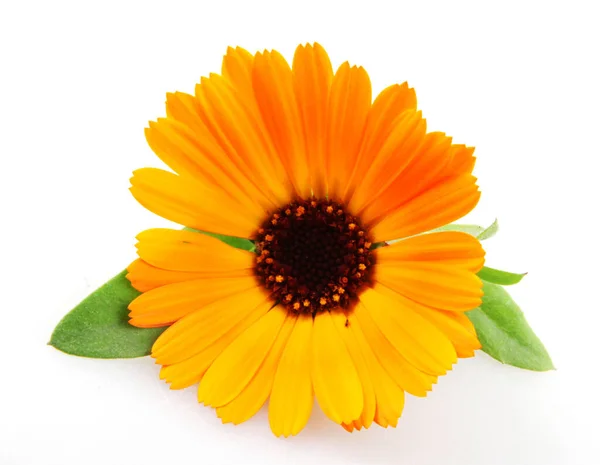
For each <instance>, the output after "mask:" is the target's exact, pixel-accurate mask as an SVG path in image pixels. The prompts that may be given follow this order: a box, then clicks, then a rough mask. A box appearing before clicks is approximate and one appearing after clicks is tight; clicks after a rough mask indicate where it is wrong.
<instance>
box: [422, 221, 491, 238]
mask: <svg viewBox="0 0 600 465" xmlns="http://www.w3.org/2000/svg"><path fill="white" fill-rule="evenodd" d="M440 231H460V232H465V233H467V234H470V235H471V236H475V237H478V236H479V235H480V234H481V233H482V232H483V231H485V228H484V227H483V226H477V225H476V224H447V225H446V226H442V227H441V228H436V229H434V230H433V231H431V232H440Z"/></svg>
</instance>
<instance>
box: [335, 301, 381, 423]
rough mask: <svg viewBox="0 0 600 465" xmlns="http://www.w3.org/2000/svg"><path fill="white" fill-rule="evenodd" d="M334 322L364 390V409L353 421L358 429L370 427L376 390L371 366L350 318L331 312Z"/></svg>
mask: <svg viewBox="0 0 600 465" xmlns="http://www.w3.org/2000/svg"><path fill="white" fill-rule="evenodd" d="M331 317H332V319H333V324H334V326H335V327H336V329H337V330H338V333H339V335H340V336H341V338H342V340H343V341H344V343H345V345H346V349H348V353H349V354H350V357H351V358H352V362H353V364H354V366H355V367H356V372H357V373H358V376H359V378H360V382H361V385H362V391H363V410H362V413H361V414H360V417H359V418H358V419H357V420H355V421H354V422H353V426H354V427H355V428H356V429H361V428H363V427H364V428H368V427H369V426H371V423H373V418H374V416H375V406H376V400H375V390H374V388H373V380H372V378H371V375H370V373H369V368H368V366H367V362H366V360H365V357H364V355H363V354H362V353H361V351H360V347H359V346H358V343H357V341H356V337H355V336H354V334H353V333H352V330H351V329H350V320H349V319H347V318H346V315H344V314H343V313H342V312H333V313H331Z"/></svg>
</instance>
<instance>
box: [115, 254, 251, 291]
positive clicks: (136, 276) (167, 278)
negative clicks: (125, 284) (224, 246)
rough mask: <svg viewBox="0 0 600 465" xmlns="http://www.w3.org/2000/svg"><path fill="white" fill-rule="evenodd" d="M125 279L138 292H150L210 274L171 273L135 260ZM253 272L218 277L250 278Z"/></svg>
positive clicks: (232, 271) (237, 272)
mask: <svg viewBox="0 0 600 465" xmlns="http://www.w3.org/2000/svg"><path fill="white" fill-rule="evenodd" d="M127 271H128V273H127V279H128V280H129V281H130V282H131V285H132V286H133V287H134V288H136V289H137V290H138V291H140V292H146V291H150V290H152V289H156V288H157V287H161V286H166V285H167V284H174V283H180V282H184V281H192V280H194V279H199V278H206V277H207V276H210V272H208V273H207V272H202V271H196V272H189V271H172V270H163V269H161V268H157V267H155V266H152V265H150V264H149V263H146V262H145V261H144V260H141V259H139V258H138V259H137V260H134V261H133V262H131V264H130V265H129V266H128V267H127ZM253 274H254V272H253V271H252V269H251V268H246V269H243V270H231V271H230V272H228V273H221V272H220V273H219V276H220V277H237V276H239V277H241V276H251V275H253Z"/></svg>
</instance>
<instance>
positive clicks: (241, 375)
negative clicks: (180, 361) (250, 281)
mask: <svg viewBox="0 0 600 465" xmlns="http://www.w3.org/2000/svg"><path fill="white" fill-rule="evenodd" d="M286 314H287V312H286V310H285V309H283V308H280V307H275V308H273V309H272V310H271V311H269V312H268V313H267V314H265V315H263V316H262V317H261V318H260V319H259V320H258V321H256V323H254V324H253V325H252V326H250V327H249V328H248V329H247V330H246V331H244V332H243V333H242V334H241V335H240V336H239V337H237V338H236V340H235V341H233V342H232V343H231V344H230V345H229V346H228V347H227V348H226V349H225V350H224V351H223V353H221V355H219V356H218V357H217V359H216V360H215V361H214V363H213V364H212V365H211V366H210V368H209V369H208V371H207V372H206V374H205V375H204V378H203V379H202V383H200V387H199V388H198V401H199V402H204V405H210V406H212V407H221V406H223V405H226V404H228V403H229V402H231V401H232V400H233V399H235V398H236V397H237V395H238V394H239V393H240V392H242V391H243V390H244V388H245V387H246V386H247V385H248V383H249V382H250V380H252V378H253V377H254V375H255V374H256V372H257V371H258V369H259V368H260V366H261V365H262V363H263V361H264V360H265V358H266V357H267V355H268V353H269V351H270V350H271V347H272V346H273V344H274V343H275V339H277V335H278V334H279V331H280V329H281V327H282V326H283V322H284V321H285V317H286Z"/></svg>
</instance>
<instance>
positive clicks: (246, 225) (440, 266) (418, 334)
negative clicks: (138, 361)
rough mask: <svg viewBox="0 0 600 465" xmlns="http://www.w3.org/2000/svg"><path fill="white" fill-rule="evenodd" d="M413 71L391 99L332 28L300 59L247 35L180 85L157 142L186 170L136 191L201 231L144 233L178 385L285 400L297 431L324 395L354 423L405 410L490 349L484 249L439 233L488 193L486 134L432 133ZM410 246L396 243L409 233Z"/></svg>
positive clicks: (157, 310) (140, 321)
mask: <svg viewBox="0 0 600 465" xmlns="http://www.w3.org/2000/svg"><path fill="white" fill-rule="evenodd" d="M416 106H417V103H416V97H415V93H414V91H413V89H411V88H409V87H408V85H407V84H406V83H405V84H402V85H393V86H390V87H388V88H386V89H384V90H383V91H382V92H381V93H380V94H379V95H378V96H377V97H376V98H375V99H374V100H373V99H372V94H371V84H370V81H369V77H368V75H367V73H366V71H365V70H364V69H363V68H361V67H356V66H350V65H349V64H348V63H344V64H343V65H341V66H340V67H339V69H338V70H337V71H336V72H335V73H334V72H333V70H332V67H331V64H330V61H329V58H328V56H327V54H326V52H325V50H324V49H323V48H322V47H321V46H320V45H318V44H315V45H306V46H299V47H298V48H297V50H296V53H295V56H294V60H293V63H292V66H290V65H289V64H288V63H287V62H286V60H285V59H284V58H283V57H282V56H281V55H280V54H279V53H277V52H263V53H257V54H255V55H251V54H250V53H248V52H247V51H245V50H243V49H241V48H236V49H232V48H230V49H229V50H228V51H227V54H226V56H225V57H224V60H223V69H222V73H221V74H220V75H218V74H211V75H210V77H208V78H202V80H201V82H200V83H199V84H198V85H197V86H196V90H195V95H188V94H185V93H179V92H176V93H174V94H168V95H167V116H166V118H160V119H158V120H157V121H156V122H151V123H150V125H149V128H148V129H146V138H147V140H148V143H149V145H150V147H151V148H152V150H153V151H154V152H155V153H156V154H157V155H158V156H159V158H160V159H161V160H162V161H163V162H164V163H166V164H167V165H168V166H169V167H170V168H171V169H172V170H173V172H169V171H165V170H162V169H154V168H143V169H140V170H137V171H136V172H135V173H134V176H133V178H132V181H131V182H132V187H131V191H132V193H133V195H134V197H135V198H136V199H137V200H138V201H139V202H140V203H141V204H142V205H143V206H145V207H146V208H148V209H149V210H151V211H153V212H154V213H156V214H158V215H160V216H162V217H164V218H167V219H169V220H172V221H174V222H176V223H179V224H181V225H184V226H187V227H189V228H193V229H197V230H201V231H206V232H211V233H218V234H225V235H230V236H237V237H242V238H248V239H251V240H252V241H254V243H255V250H253V251H245V250H240V249H235V248H233V247H230V246H229V245H227V244H225V243H223V242H221V241H219V240H218V239H215V238H213V237H211V236H208V235H204V234H199V233H196V232H192V231H185V230H184V231H181V230H170V229H152V230H148V231H145V232H142V233H141V234H140V235H139V236H138V241H139V242H138V246H137V247H138V254H139V259H138V260H136V261H135V262H133V263H132V264H131V266H130V267H129V274H128V278H129V280H130V281H131V283H132V284H133V286H134V287H135V288H137V289H138V290H140V291H142V292H143V294H142V295H141V296H140V297H138V298H137V299H136V300H134V301H133V302H132V303H131V305H130V311H131V312H130V317H131V320H130V322H131V324H133V325H135V326H139V327H158V326H170V327H169V328H168V329H167V330H166V331H165V332H164V333H163V334H162V335H161V336H160V337H159V338H158V340H157V341H156V343H155V344H154V346H153V349H152V356H153V357H154V358H155V359H156V361H157V363H159V364H161V365H162V366H163V367H162V369H161V378H162V379H165V380H166V381H167V382H168V383H170V384H171V388H173V389H181V388H185V387H188V386H191V385H193V384H196V383H199V388H198V399H199V401H200V402H203V403H204V404H206V405H210V406H212V407H214V408H216V412H217V415H218V416H219V417H220V418H221V419H222V420H223V422H232V423H236V424H237V423H241V422H243V421H246V420H248V419H249V418H250V417H252V416H253V415H254V414H255V413H256V412H257V411H258V410H259V409H260V408H261V406H262V405H263V404H264V403H265V402H266V401H267V400H269V421H270V424H271V429H272V430H273V432H274V433H275V434H276V435H283V436H288V435H293V434H297V433H298V432H299V431H300V430H301V429H302V428H303V427H304V425H305V424H306V422H307V421H308V418H309V416H310V412H311V409H312V406H313V396H316V399H317V401H318V402H319V405H320V407H321V408H322V410H323V411H324V412H325V414H326V415H327V416H328V417H329V418H330V419H331V420H333V421H335V422H336V423H339V424H341V425H342V426H343V427H344V428H346V429H347V430H349V431H352V430H353V429H361V428H363V427H365V428H368V427H369V426H370V425H371V424H372V423H377V424H379V425H381V426H384V427H387V426H395V425H396V423H397V420H398V418H399V416H400V415H401V412H402V408H403V405H404V393H405V392H408V393H410V394H413V395H416V396H425V395H426V393H427V392H428V391H429V390H431V387H432V385H433V384H434V383H435V382H436V380H437V377H438V376H441V375H443V374H445V373H446V372H447V371H448V370H450V369H451V367H452V364H454V363H455V362H456V361H457V358H458V357H469V356H472V355H473V353H474V350H476V349H478V348H479V347H480V345H479V342H478V340H477V337H476V335H475V331H474V329H473V326H472V325H471V323H470V322H469V320H468V318H467V317H466V316H465V314H464V312H465V311H466V310H470V309H472V308H475V307H477V306H478V305H479V303H480V299H481V296H482V291H481V282H480V280H479V279H478V278H477V276H476V272H477V271H478V270H479V269H480V268H481V267H482V266H483V262H484V252H483V250H482V248H481V246H480V244H479V242H478V241H477V240H476V239H474V238H473V237H471V236H469V235H467V234H463V233H458V232H434V233H428V234H422V233H425V232H428V231H431V230H432V229H435V228H437V227H440V226H443V225H445V224H447V223H449V222H452V221H454V220H456V219H458V218H460V217H462V216H464V215H465V214H466V213H468V212H469V211H470V210H471V209H473V208H474V207H475V205H476V204H477V202H478V199H479V192H478V189H477V186H476V184H475V181H476V179H475V178H474V177H473V175H472V174H471V173H472V169H473V166H474V157H473V149H472V148H469V147H466V146H464V145H457V144H453V143H452V140H451V138H450V137H448V136H446V135H445V134H443V133H439V132H432V133H428V132H427V131H426V124H425V120H424V119H423V118H422V115H421V113H420V112H419V111H417V109H416ZM396 239H400V240H398V241H395V242H394V243H393V244H392V245H388V244H387V243H386V241H390V240H396Z"/></svg>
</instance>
